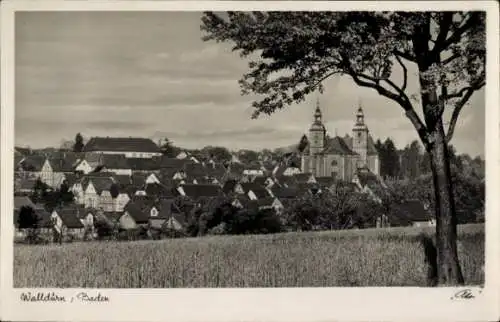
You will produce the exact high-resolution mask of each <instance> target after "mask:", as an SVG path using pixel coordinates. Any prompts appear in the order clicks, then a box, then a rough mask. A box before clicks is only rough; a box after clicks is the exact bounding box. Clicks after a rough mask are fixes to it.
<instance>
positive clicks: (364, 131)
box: [352, 104, 368, 168]
mask: <svg viewBox="0 0 500 322" xmlns="http://www.w3.org/2000/svg"><path fill="white" fill-rule="evenodd" d="M352 135H353V138H352V150H353V151H354V152H356V153H358V154H359V156H360V158H359V161H358V168H361V167H366V166H368V156H367V154H368V127H367V126H366V124H365V115H364V113H363V108H362V107H361V104H360V105H359V108H358V111H357V112H356V124H354V128H353V129H352Z"/></svg>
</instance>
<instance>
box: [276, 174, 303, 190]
mask: <svg viewBox="0 0 500 322" xmlns="http://www.w3.org/2000/svg"><path fill="white" fill-rule="evenodd" d="M275 182H276V183H278V184H279V185H281V186H283V187H288V188H291V187H295V186H297V184H298V181H297V178H295V177H294V176H284V175H283V176H279V177H275Z"/></svg>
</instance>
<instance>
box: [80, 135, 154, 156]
mask: <svg viewBox="0 0 500 322" xmlns="http://www.w3.org/2000/svg"><path fill="white" fill-rule="evenodd" d="M83 150H84V151H85V152H92V151H115V152H151V153H160V152H161V150H160V148H159V147H158V145H156V144H155V143H154V142H153V141H152V140H151V139H147V138H136V137H135V138H134V137H128V138H127V137H93V138H91V139H90V140H89V141H88V142H87V144H85V147H84V148H83Z"/></svg>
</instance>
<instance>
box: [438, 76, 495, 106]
mask: <svg viewBox="0 0 500 322" xmlns="http://www.w3.org/2000/svg"><path fill="white" fill-rule="evenodd" d="M485 84H486V83H485V82H484V80H483V81H480V82H479V83H477V84H474V85H471V86H466V87H464V88H462V89H461V90H459V91H456V92H455V93H452V94H446V93H445V94H442V95H441V99H442V100H444V101H446V100H449V99H451V98H457V97H462V96H463V95H464V93H467V92H468V91H470V90H471V91H477V90H478V89H480V88H481V87H483V86H484V85H485Z"/></svg>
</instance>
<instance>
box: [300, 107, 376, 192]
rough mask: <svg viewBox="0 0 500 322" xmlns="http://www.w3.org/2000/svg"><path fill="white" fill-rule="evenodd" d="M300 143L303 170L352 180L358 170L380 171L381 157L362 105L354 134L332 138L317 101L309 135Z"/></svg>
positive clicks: (317, 175) (317, 174)
mask: <svg viewBox="0 0 500 322" xmlns="http://www.w3.org/2000/svg"><path fill="white" fill-rule="evenodd" d="M300 145H301V146H302V149H301V151H302V153H301V168H302V172H305V173H312V174H313V175H314V176H316V177H335V178H337V179H340V180H345V181H349V182H350V181H352V180H353V178H354V176H355V174H356V173H358V171H369V172H371V173H373V174H375V175H377V176H378V175H379V174H380V157H379V154H378V151H377V149H376V148H375V144H374V142H373V138H372V137H371V136H370V134H369V131H368V127H367V126H366V124H365V120H364V113H363V109H362V107H361V105H359V108H358V110H357V112H356V122H355V124H354V127H353V129H352V137H351V136H349V135H345V136H344V137H339V136H335V137H333V138H332V137H329V136H328V135H327V133H326V128H325V126H324V125H323V121H322V114H321V109H320V106H319V102H317V103H316V110H315V112H314V122H313V123H312V125H311V127H310V128H309V135H308V136H306V135H304V136H303V137H302V140H301V144H300Z"/></svg>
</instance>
